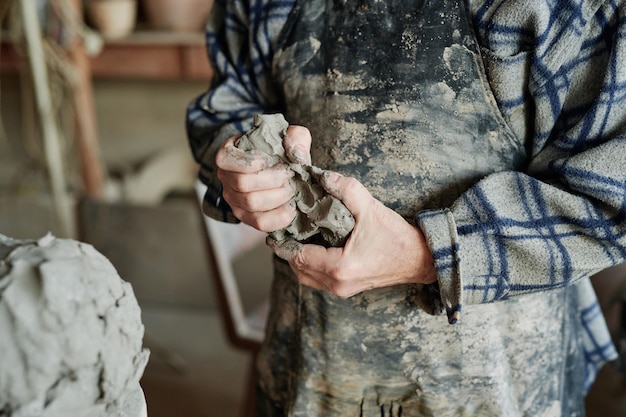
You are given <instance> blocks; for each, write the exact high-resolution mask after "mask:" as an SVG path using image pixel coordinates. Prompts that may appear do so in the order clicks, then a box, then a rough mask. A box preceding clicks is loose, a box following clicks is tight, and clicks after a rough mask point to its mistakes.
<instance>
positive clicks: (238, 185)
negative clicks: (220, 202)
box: [215, 126, 311, 232]
mask: <svg viewBox="0 0 626 417" xmlns="http://www.w3.org/2000/svg"><path fill="white" fill-rule="evenodd" d="M239 137H240V136H232V137H230V138H229V139H227V140H226V141H225V142H224V143H223V144H222V146H221V147H220V149H219V150H218V152H217V155H216V158H215V161H216V164H217V167H218V171H217V176H218V178H219V180H220V181H221V183H222V186H223V190H222V196H223V198H224V199H225V200H226V202H227V203H228V204H229V205H230V207H231V209H232V211H233V214H234V215H235V217H237V218H238V219H239V220H241V221H242V222H244V223H246V224H248V225H250V226H252V227H254V228H256V229H258V230H261V231H263V232H273V231H275V230H279V229H282V228H285V227H287V226H289V224H290V223H291V222H292V220H293V219H294V218H295V215H296V208H295V205H294V204H293V203H292V202H291V200H292V198H293V196H294V193H295V187H294V184H293V181H292V178H293V176H294V172H293V171H292V170H291V169H289V167H288V166H287V164H286V163H284V162H282V161H279V160H278V159H277V158H276V157H275V156H271V155H268V154H266V153H263V152H260V151H255V150H253V151H243V150H241V149H239V148H237V147H236V146H235V143H236V141H237V139H239ZM284 146H285V150H286V154H287V157H288V158H289V159H290V160H292V162H295V163H310V161H311V157H310V147H311V135H310V133H309V130H308V129H306V128H303V127H301V126H290V127H289V128H288V129H287V136H286V138H285V139H284Z"/></svg>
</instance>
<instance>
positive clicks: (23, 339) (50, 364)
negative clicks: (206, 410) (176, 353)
mask: <svg viewBox="0 0 626 417" xmlns="http://www.w3.org/2000/svg"><path fill="white" fill-rule="evenodd" d="M143 334H144V327H143V324H142V322H141V311H140V309H139V305H138V304H137V300H136V298H135V296H134V294H133V290H132V288H131V286H130V284H129V283H127V282H124V281H122V279H121V278H120V277H119V275H118V274H117V272H116V270H115V268H114V267H113V265H111V263H110V262H109V261H108V260H107V259H106V258H105V257H104V256H103V255H102V254H100V253H99V252H97V251H96V250H95V249H94V248H93V247H92V246H90V245H87V244H84V243H80V242H77V241H73V240H69V239H57V238H54V237H53V236H51V235H48V236H46V237H44V238H42V239H40V240H38V241H37V240H15V239H10V238H7V237H5V236H2V235H0V335H1V336H0V416H1V417H69V416H71V417H105V416H116V417H121V416H125V417H139V416H141V415H145V400H143V394H142V392H141V388H140V386H139V379H140V378H141V376H142V374H143V371H144V368H145V366H146V363H147V361H148V356H149V353H148V351H147V350H146V349H144V348H143V347H142V341H143ZM137 401H143V408H142V407H137V404H136V403H137Z"/></svg>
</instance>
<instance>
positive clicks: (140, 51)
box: [0, 31, 212, 82]
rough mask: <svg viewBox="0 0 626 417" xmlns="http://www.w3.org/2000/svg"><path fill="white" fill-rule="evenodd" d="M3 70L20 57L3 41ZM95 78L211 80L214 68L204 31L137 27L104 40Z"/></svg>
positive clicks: (92, 61)
mask: <svg viewBox="0 0 626 417" xmlns="http://www.w3.org/2000/svg"><path fill="white" fill-rule="evenodd" d="M1 48H2V49H1V51H0V53H1V54H2V55H0V72H3V73H10V72H14V71H16V70H17V68H18V65H20V64H19V62H20V57H19V55H18V54H17V52H16V51H15V50H14V49H13V47H12V46H11V45H10V44H8V43H3V44H2V45H1ZM90 64H91V73H92V76H93V77H94V78H111V79H115V78H116V79H142V80H201V81H207V82H208V81H209V80H210V78H211V75H212V71H211V68H210V65H209V62H208V58H207V55H206V49H205V44H204V35H203V34H202V33H173V32H155V31H138V32H134V33H133V34H131V35H130V36H128V37H126V38H123V39H116V40H108V39H105V40H104V46H103V48H102V51H101V52H100V53H99V54H98V55H96V56H92V57H90Z"/></svg>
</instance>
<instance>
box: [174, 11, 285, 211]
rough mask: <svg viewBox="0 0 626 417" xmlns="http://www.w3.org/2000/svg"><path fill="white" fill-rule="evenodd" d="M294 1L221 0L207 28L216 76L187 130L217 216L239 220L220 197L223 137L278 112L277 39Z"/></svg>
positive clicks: (192, 110) (206, 207)
mask: <svg viewBox="0 0 626 417" xmlns="http://www.w3.org/2000/svg"><path fill="white" fill-rule="evenodd" d="M292 2H293V1H277V0H228V1H227V0H217V1H216V2H215V4H214V6H213V9H212V12H211V16H210V18H209V22H208V24H207V30H206V45H207V53H208V55H209V58H210V63H211V66H212V68H213V71H214V75H213V80H212V82H211V86H210V88H209V89H208V91H207V92H205V93H204V94H202V95H200V96H199V97H197V98H196V99H195V100H193V101H192V102H191V103H190V104H189V106H188V107H187V112H186V129H187V137H188V139H189V144H190V147H191V150H192V153H193V156H194V158H195V160H196V162H197V163H198V164H199V165H200V171H199V179H200V180H201V181H202V182H203V183H204V184H206V185H207V192H206V195H205V197H204V204H203V211H204V212H205V213H206V214H207V215H209V216H211V217H213V218H216V219H218V220H222V221H230V222H236V221H237V219H236V218H235V217H234V216H233V214H232V212H231V209H230V207H229V206H228V204H227V203H226V202H225V201H224V200H223V199H222V197H221V195H222V186H221V184H220V182H219V180H218V179H217V175H216V165H215V154H216V153H217V150H218V148H219V146H220V145H221V144H222V143H223V142H224V140H226V139H227V138H229V137H230V136H233V135H235V134H241V133H244V132H245V131H247V130H248V129H250V127H251V126H252V120H253V117H254V115H256V114H260V113H273V112H276V111H278V109H279V107H278V103H279V97H278V95H277V94H276V89H275V88H274V86H273V84H272V80H271V73H272V72H271V62H272V56H273V44H272V42H273V40H275V39H276V38H277V36H278V34H279V33H280V30H281V29H282V26H283V25H284V22H285V20H286V17H287V15H288V13H289V11H290V10H291V8H292Z"/></svg>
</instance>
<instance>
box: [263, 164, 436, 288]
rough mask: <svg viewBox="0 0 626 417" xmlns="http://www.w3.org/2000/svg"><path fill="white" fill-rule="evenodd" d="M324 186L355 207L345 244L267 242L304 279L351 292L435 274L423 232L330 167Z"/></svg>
mask: <svg viewBox="0 0 626 417" xmlns="http://www.w3.org/2000/svg"><path fill="white" fill-rule="evenodd" d="M322 182H323V186H324V187H325V188H326V190H327V191H328V192H329V193H330V194H332V195H333V196H335V197H336V198H338V199H340V200H341V201H342V202H343V203H344V204H345V206H346V207H347V208H348V210H350V211H351V212H352V214H353V215H354V218H355V220H356V224H355V227H354V230H353V231H352V234H351V235H350V238H349V239H348V241H347V242H346V245H345V246H344V247H343V248H324V247H322V246H317V245H305V244H301V243H298V242H296V241H293V240H285V241H281V242H278V241H276V240H273V239H271V238H268V244H269V246H270V247H271V248H272V249H273V251H274V252H275V253H276V255H278V256H279V257H281V258H283V259H285V260H286V261H288V262H289V264H290V266H291V268H292V269H293V271H294V272H295V274H296V276H297V277H298V280H299V282H300V283H301V284H303V285H307V286H310V287H313V288H316V289H319V290H325V291H329V292H331V293H334V294H336V295H338V296H340V297H350V296H352V295H355V294H358V293H360V292H362V291H365V290H369V289H372V288H379V287H387V286H392V285H398V284H408V283H422V284H429V283H433V282H435V281H436V280H437V277H436V273H435V267H434V262H433V259H432V255H431V253H430V250H429V248H428V246H427V245H426V241H425V238H424V236H423V234H422V232H421V231H420V230H419V229H418V228H416V227H414V226H412V225H410V224H409V223H408V222H407V221H406V220H404V218H402V216H400V215H399V214H398V213H396V212H395V211H393V210H391V209H390V208H388V207H386V206H384V205H383V204H382V203H381V202H380V201H378V200H376V199H375V198H374V197H372V195H371V194H370V193H369V192H368V191H367V189H365V187H364V186H363V185H362V184H361V183H360V182H358V181H357V180H356V179H354V178H349V177H343V176H341V175H339V174H337V173H333V172H327V173H326V174H325V175H324V177H323V180H322Z"/></svg>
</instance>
